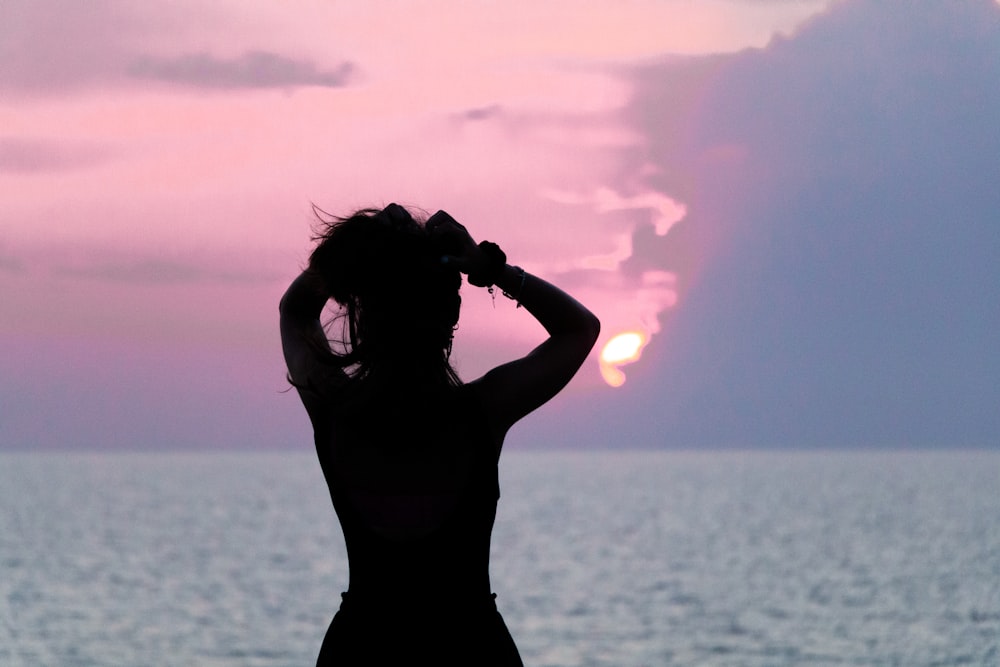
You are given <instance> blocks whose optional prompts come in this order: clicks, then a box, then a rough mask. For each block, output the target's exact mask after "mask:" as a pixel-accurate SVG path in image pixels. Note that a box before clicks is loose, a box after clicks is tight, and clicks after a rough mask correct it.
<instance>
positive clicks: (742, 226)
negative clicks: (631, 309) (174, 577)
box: [525, 0, 1000, 447]
mask: <svg viewBox="0 0 1000 667" xmlns="http://www.w3.org/2000/svg"><path fill="white" fill-rule="evenodd" d="M635 78H636V81H637V83H638V84H639V94H638V96H637V98H636V100H635V102H634V104H633V107H632V109H631V113H632V119H633V121H634V122H635V124H637V125H638V126H639V127H640V128H641V129H642V131H643V133H644V134H645V135H646V136H647V137H648V138H649V140H650V145H649V147H648V151H649V153H648V155H641V156H637V160H649V161H652V162H654V163H656V164H658V165H660V166H661V167H662V168H663V169H662V173H661V174H660V175H659V176H658V177H656V179H655V180H654V183H655V185H656V186H657V187H658V188H661V189H663V190H664V191H666V192H668V193H671V194H674V195H676V196H677V197H678V198H679V199H681V200H683V201H685V202H686V203H687V204H688V206H689V210H690V216H689V219H688V220H687V221H685V222H684V223H682V224H680V225H678V226H677V227H675V228H674V230H672V231H671V233H670V235H669V236H668V237H667V238H666V239H659V238H657V237H655V236H653V235H652V234H648V233H645V232H640V234H638V235H637V237H636V256H635V257H634V258H633V260H632V262H633V264H636V265H637V266H636V267H635V268H642V266H657V265H658V266H665V267H666V268H672V269H680V270H682V271H686V272H687V274H688V281H689V289H688V291H687V293H686V294H685V296H684V298H683V300H682V302H681V304H680V305H679V306H678V307H677V308H676V309H675V310H673V311H671V312H670V313H669V314H668V315H667V316H666V317H665V318H664V320H663V325H664V331H663V333H662V334H661V335H660V336H659V337H657V338H656V339H655V340H654V342H653V344H652V345H651V346H650V347H649V348H647V354H646V358H645V359H644V360H643V362H642V363H641V364H639V365H637V366H635V367H631V368H629V369H626V370H627V372H628V375H629V383H628V384H627V385H626V388H625V389H626V391H620V392H610V394H611V395H610V398H609V396H608V394H607V393H605V394H604V395H603V396H593V397H592V399H591V400H593V401H594V406H593V410H592V411H590V412H591V414H594V415H596V416H595V417H593V418H591V419H589V420H583V421H579V422H576V423H575V425H574V426H572V427H570V429H569V430H568V431H562V432H559V433H556V432H554V430H553V432H549V433H545V432H542V429H543V428H547V427H542V426H537V425H533V426H526V427H525V428H526V430H531V429H537V430H536V431H533V432H532V433H533V435H531V434H529V437H533V438H534V437H538V438H539V439H545V440H548V441H558V442H560V443H562V444H565V445H573V444H577V443H583V444H587V445H592V446H603V445H611V446H670V447H701V446H727V447H733V446H736V447H742V446H778V447H813V446H834V447H837V446H878V447H885V446H889V447H896V446H902V447H928V446H966V447H968V446H972V447H984V446H985V447H997V446H998V445H1000V344H998V342H997V341H998V340H1000V334H998V332H1000V124H998V123H997V118H1000V7H998V6H997V5H996V4H995V3H994V2H991V1H990V0H954V1H951V2H938V1H937V0H919V1H918V0H914V1H913V2H908V3H906V8H905V11H901V8H900V6H899V5H898V4H896V3H881V2H875V1H870V2H845V3H840V4H837V5H835V6H834V7H833V8H832V9H831V10H829V11H828V12H827V13H825V14H823V15H820V16H819V17H816V18H815V19H813V20H812V21H810V22H809V23H808V24H807V25H805V26H803V27H802V29H801V30H799V31H798V32H797V34H795V35H794V36H793V37H791V38H782V39H778V40H776V41H774V42H773V43H771V44H770V45H769V46H768V47H767V48H765V49H763V50H750V51H745V52H742V53H739V54H734V55H729V56H715V57H711V58H702V59H695V60H684V61H678V60H671V61H665V62H662V63H659V64H653V65H649V66H646V67H643V68H642V69H640V70H638V71H636V72H635ZM698 257H707V259H705V260H704V261H702V262H701V263H700V266H699V262H697V261H694V260H693V259H692V258H698ZM574 407H576V406H574ZM558 409H559V407H558V406H557V407H556V410H558ZM560 421H562V420H560ZM566 421H568V420H566ZM565 426H566V422H565V421H564V422H563V423H562V424H560V427H562V428H565Z"/></svg>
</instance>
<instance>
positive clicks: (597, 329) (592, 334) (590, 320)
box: [583, 310, 601, 347]
mask: <svg viewBox="0 0 1000 667" xmlns="http://www.w3.org/2000/svg"><path fill="white" fill-rule="evenodd" d="M585 319H586V322H585V325H584V327H583V331H584V333H585V334H586V336H587V340H588V342H589V343H590V347H593V346H594V344H595V343H596V342H597V337H598V336H600V335H601V320H599V319H598V318H597V315H594V314H593V313H592V312H590V311H589V310H588V311H587V317H586V318H585Z"/></svg>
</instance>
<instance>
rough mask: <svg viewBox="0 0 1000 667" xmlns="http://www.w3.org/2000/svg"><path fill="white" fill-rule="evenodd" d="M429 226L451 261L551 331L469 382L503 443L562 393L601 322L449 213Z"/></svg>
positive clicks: (440, 213) (583, 359) (590, 347)
mask: <svg viewBox="0 0 1000 667" xmlns="http://www.w3.org/2000/svg"><path fill="white" fill-rule="evenodd" d="M427 224H428V227H429V228H430V229H431V232H432V234H435V235H438V236H440V237H441V241H442V243H443V244H444V245H445V246H447V247H450V248H452V249H453V251H454V254H453V255H449V256H447V260H448V261H450V262H453V263H454V264H455V266H456V267H457V268H458V269H459V270H460V271H462V272H463V273H466V274H468V275H469V280H470V282H472V283H473V284H481V282H482V277H483V276H484V275H487V276H488V278H489V280H488V282H491V283H492V284H494V285H495V286H496V287H497V288H499V289H501V290H502V291H503V292H504V293H505V294H509V295H511V296H512V297H513V298H515V299H517V301H518V303H519V304H520V305H521V306H523V307H524V308H525V310H527V311H528V312H529V313H531V315H533V316H534V317H535V319H537V320H538V322H539V323H540V324H541V325H542V326H543V327H544V328H545V331H546V332H547V333H548V335H549V337H548V338H547V339H546V340H545V341H544V342H543V343H542V344H541V345H539V346H538V347H536V348H535V349H534V350H532V351H531V352H530V353H529V354H528V355H527V356H525V357H522V358H520V359H517V360H515V361H511V362H509V363H506V364H503V365H501V366H498V367H496V368H494V369H493V370H491V371H489V372H488V373H486V375H484V376H483V377H481V378H479V379H478V380H475V381H474V382H471V383H470V384H472V385H474V386H475V387H476V389H477V391H478V392H479V394H480V397H481V399H482V400H483V402H484V404H486V405H488V406H489V418H490V426H491V429H492V430H493V432H494V436H495V437H497V438H498V441H499V440H502V438H503V436H504V434H505V433H506V432H507V430H508V429H509V428H510V427H511V426H512V425H513V424H514V423H515V422H517V421H518V420H519V419H521V418H522V417H524V416H525V415H526V414H528V413H529V412H531V411H532V410H534V409H536V408H538V407H539V406H541V405H542V404H544V403H545V402H546V401H548V400H549V399H551V398H552V397H553V396H555V395H556V394H557V393H559V391H560V390H561V389H562V388H563V387H565V386H566V384H567V383H568V382H569V381H570V380H571V379H572V378H573V376H574V375H575V374H576V372H577V371H578V370H579V369H580V366H582V365H583V362H584V361H585V360H586V359H587V355H588V354H590V351H591V349H593V347H594V343H595V342H597V336H598V335H599V334H600V331H601V323H600V321H599V320H598V319H597V317H596V316H595V315H594V314H593V313H592V312H590V311H589V310H588V309H587V308H586V307H585V306H583V304H581V303H580V302H579V301H577V300H576V299H574V298H573V297H571V296H570V295H569V294H566V293H565V292H564V291H562V290H561V289H559V288H558V287H556V286H555V285H552V284H551V283H548V282H546V281H545V280H542V279H541V278H539V277H537V276H533V275H531V274H530V273H527V272H526V271H523V270H522V269H520V268H518V267H515V266H511V265H509V264H507V263H506V262H505V261H504V260H505V258H504V259H499V260H498V259H497V257H498V254H497V253H496V252H494V253H492V254H490V253H487V252H485V251H484V250H483V248H482V247H480V246H477V245H476V244H475V242H474V241H473V240H472V237H471V236H470V235H469V233H468V231H467V230H466V229H465V228H464V227H463V226H462V225H461V224H459V223H458V222H456V221H455V220H454V219H452V218H451V216H449V215H448V214H447V213H444V212H439V213H437V214H435V215H434V216H432V218H431V219H430V220H429V221H428V223H427ZM494 248H495V246H494ZM497 250H499V249H497ZM499 256H502V255H499Z"/></svg>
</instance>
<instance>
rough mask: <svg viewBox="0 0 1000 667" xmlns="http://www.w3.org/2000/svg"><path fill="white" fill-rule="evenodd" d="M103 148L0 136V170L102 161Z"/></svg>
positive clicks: (54, 167)
mask: <svg viewBox="0 0 1000 667" xmlns="http://www.w3.org/2000/svg"><path fill="white" fill-rule="evenodd" d="M107 155H108V153H107V151H106V150H105V149H103V148H101V147H98V146H94V145H89V144H80V143H77V142H62V141H48V140H41V139H23V138H17V137H0V173H5V172H6V173H34V172H46V171H64V170H70V169H78V168H81V167H87V166H90V165H92V164H95V163H98V162H101V161H103V160H104V159H105V158H106V157H107Z"/></svg>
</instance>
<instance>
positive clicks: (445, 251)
mask: <svg viewBox="0 0 1000 667" xmlns="http://www.w3.org/2000/svg"><path fill="white" fill-rule="evenodd" d="M425 227H426V229H427V231H428V232H429V233H430V235H431V239H433V240H434V242H435V243H436V244H437V245H438V247H439V248H440V249H441V261H442V262H445V263H447V264H448V265H450V266H454V267H455V268H456V269H458V270H459V271H461V272H462V273H465V274H469V273H476V272H477V271H481V270H482V269H483V268H484V267H485V266H486V264H487V257H486V256H485V255H484V254H483V251H482V250H481V249H480V248H479V246H478V245H476V242H475V240H473V238H472V235H471V234H469V230H467V229H466V228H465V227H464V226H463V225H462V224H461V223H460V222H458V221H457V220H455V218H453V217H451V216H450V215H448V214H447V213H445V212H444V211H438V212H437V213H435V214H434V215H432V216H431V217H430V219H429V220H428V221H427V223H426V225H425Z"/></svg>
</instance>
